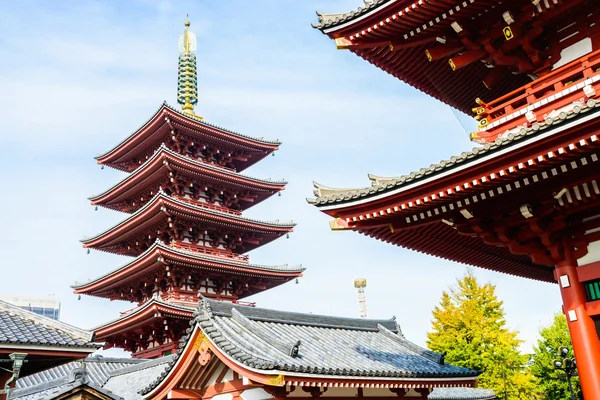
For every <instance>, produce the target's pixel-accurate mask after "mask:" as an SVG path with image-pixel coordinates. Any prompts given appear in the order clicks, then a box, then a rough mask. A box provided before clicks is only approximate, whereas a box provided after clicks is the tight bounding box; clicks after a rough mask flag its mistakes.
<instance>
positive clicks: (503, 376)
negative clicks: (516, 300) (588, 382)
mask: <svg viewBox="0 0 600 400" xmlns="http://www.w3.org/2000/svg"><path fill="white" fill-rule="evenodd" d="M495 289H496V287H495V286H494V285H491V284H489V283H488V284H485V285H480V284H479V283H478V282H477V279H476V278H475V275H474V273H473V271H471V270H469V271H467V274H466V275H465V276H463V277H462V278H461V279H458V280H457V285H456V286H452V287H450V288H449V290H448V291H447V292H446V291H444V292H443V293H442V299H441V301H440V304H439V305H438V306H436V307H435V309H434V310H433V321H432V329H431V331H430V332H428V333H427V346H428V347H429V348H430V349H431V350H432V351H436V352H446V358H445V359H446V361H448V363H450V364H453V365H457V366H460V367H466V368H472V369H477V370H481V371H483V372H482V374H481V375H480V376H479V379H478V382H479V387H482V388H488V389H493V390H494V391H495V393H496V395H497V396H498V398H499V399H504V398H505V396H506V398H509V399H513V400H515V399H519V400H521V399H523V400H525V399H527V400H530V399H535V398H536V397H535V393H536V392H537V390H536V384H535V379H534V377H533V376H532V375H531V374H530V373H529V371H528V370H527V369H525V368H524V366H525V364H526V363H527V356H524V355H521V354H520V352H519V345H520V344H521V340H519V339H518V338H517V332H512V331H510V330H509V329H508V328H507V327H506V321H505V319H504V310H503V308H502V301H500V300H498V298H497V297H496V294H495Z"/></svg>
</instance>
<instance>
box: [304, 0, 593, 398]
mask: <svg viewBox="0 0 600 400" xmlns="http://www.w3.org/2000/svg"><path fill="white" fill-rule="evenodd" d="M599 16H600V2H598V1H595V0H575V1H558V0H532V1H517V0H509V1H503V2H501V3H499V2H497V1H491V0H483V1H478V0H468V1H462V0H460V1H459V0H429V1H414V0H371V1H365V6H364V7H362V8H359V9H358V10H356V11H351V12H347V13H343V14H323V13H318V18H319V22H318V24H316V25H314V26H315V27H316V28H317V29H319V30H320V31H321V32H323V33H324V34H325V35H327V36H328V37H329V38H331V39H332V40H334V41H335V44H336V46H337V48H338V49H347V50H349V51H351V52H352V53H354V54H356V55H357V56H359V57H361V58H363V59H365V60H366V61H368V62H369V63H371V64H373V65H375V66H377V67H378V68H380V69H382V70H384V71H386V72H387V73H389V74H390V75H392V76H394V77H396V78H398V79H400V80H402V81H404V82H406V83H408V84H409V85H411V86H413V87H415V88H417V89H418V90H421V91H423V92H424V93H427V94H428V95H430V96H432V97H434V98H436V99H438V100H440V101H443V102H445V103H447V104H448V105H450V106H451V107H453V108H455V109H457V110H460V111H462V112H464V113H473V114H474V116H475V119H476V120H478V121H479V126H478V129H477V131H475V132H472V133H471V136H470V137H471V139H472V140H473V141H475V142H476V143H477V144H478V145H479V146H478V147H475V148H474V149H473V150H471V151H465V152H463V153H462V154H460V155H456V156H452V157H450V158H449V159H447V160H443V161H441V162H439V163H436V164H432V165H429V166H423V168H421V169H419V170H416V171H415V172H411V173H409V174H406V175H399V176H392V177H381V176H377V175H369V180H370V181H371V184H370V186H367V187H362V188H355V189H336V188H332V187H327V186H324V185H322V184H318V183H315V189H316V190H315V196H316V198H313V199H309V202H310V203H312V204H313V205H314V206H316V207H317V208H318V209H319V210H321V211H322V212H324V213H326V214H328V215H330V216H331V217H332V218H333V219H332V220H331V222H330V227H331V229H333V230H352V231H356V232H359V233H361V234H363V235H365V236H368V237H372V238H376V239H378V240H382V241H385V242H387V243H392V244H395V245H398V246H401V247H404V248H408V249H411V250H416V251H419V252H422V253H425V254H429V255H433V256H436V257H441V258H444V259H447V260H452V261H456V262H460V263H465V264H468V265H473V266H478V267H481V268H487V269H490V270H493V271H498V272H503V273H508V274H511V275H515V276H520V277H524V278H529V279H535V280H539V281H544V282H556V283H558V287H559V290H560V292H561V295H562V299H563V311H564V313H565V314H566V316H567V320H568V324H569V330H570V333H571V339H572V343H573V348H574V352H575V357H576V361H577V366H578V373H579V377H580V380H581V387H582V390H583V395H584V397H585V399H586V400H594V399H600V345H599V341H598V334H599V332H600V329H599V328H600V301H598V300H600V289H599V288H600V286H599V285H600V161H599V153H600V140H599V138H598V133H599V131H600V100H599V99H598V93H599V91H600V83H599V81H600V24H598V21H599ZM440 130H441V131H442V130H443V129H440ZM440 134H441V133H440Z"/></svg>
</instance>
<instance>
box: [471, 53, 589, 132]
mask: <svg viewBox="0 0 600 400" xmlns="http://www.w3.org/2000/svg"><path fill="white" fill-rule="evenodd" d="M596 94H598V95H600V50H599V51H595V52H592V53H589V54H587V55H585V56H583V57H580V58H579V59H577V60H575V61H572V62H571V63H569V64H566V65H564V66H562V67H560V68H558V69H557V70H555V71H552V72H551V73H549V74H547V75H545V76H543V77H541V78H538V79H536V80H535V81H533V82H531V83H529V84H527V85H525V86H522V87H520V88H519V89H517V90H514V91H512V92H510V93H507V94H505V95H504V96H501V97H499V98H497V99H495V100H493V101H491V102H489V103H484V102H482V101H481V100H479V99H478V100H477V103H478V104H479V105H480V106H479V107H476V108H474V109H473V112H475V113H476V114H477V116H476V117H475V118H476V119H478V120H479V121H480V124H479V127H478V132H473V133H472V134H471V139H472V140H474V141H478V142H493V141H495V140H496V139H497V138H498V137H500V136H502V135H503V134H505V133H511V132H517V131H518V130H519V129H520V128H522V127H530V126H532V125H533V124H534V123H536V122H537V123H541V122H549V121H547V120H548V119H549V118H551V119H555V118H558V117H566V116H567V115H568V114H569V113H572V112H577V108H576V107H582V106H583V105H584V104H585V103H586V102H587V101H589V100H590V99H592V98H595V97H596Z"/></svg>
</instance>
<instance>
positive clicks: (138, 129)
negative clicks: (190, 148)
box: [95, 101, 281, 159]
mask: <svg viewBox="0 0 600 400" xmlns="http://www.w3.org/2000/svg"><path fill="white" fill-rule="evenodd" d="M163 109H168V110H169V111H171V112H174V113H176V114H178V115H179V116H180V117H183V118H189V119H192V120H193V121H194V122H197V123H199V124H201V125H205V126H206V127H209V128H213V129H217V130H220V131H222V132H225V133H228V134H230V135H234V136H239V137H240V138H243V139H249V140H253V141H255V142H258V143H263V144H269V145H272V144H276V145H280V144H281V142H280V141H278V140H268V139H264V138H258V137H254V136H249V135H244V134H242V133H239V132H234V131H230V130H228V129H225V128H222V127H220V126H218V125H213V124H210V123H208V122H205V121H203V120H200V119H198V118H194V117H190V116H189V115H186V114H184V113H182V112H180V111H179V110H176V109H175V108H174V107H171V106H170V105H169V104H167V102H166V101H163V103H162V104H161V105H160V107H158V109H157V110H156V111H155V112H154V114H152V116H151V117H150V118H148V119H147V120H146V121H145V122H144V123H143V124H141V125H140V126H139V128H137V129H136V130H135V131H133V133H132V134H131V135H129V136H127V137H126V138H125V139H123V140H122V141H121V142H119V143H118V144H117V145H116V146H114V147H113V148H111V149H110V150H108V151H106V152H104V153H102V154H98V155H97V156H96V157H95V159H99V158H102V157H105V156H107V155H108V154H110V153H112V152H113V151H115V150H116V149H117V148H118V147H119V146H121V145H122V144H123V143H125V142H127V141H128V140H129V139H131V138H132V137H134V136H135V135H136V134H137V133H138V132H139V131H140V130H141V129H143V128H144V127H145V126H146V125H148V123H150V121H152V120H153V119H154V118H155V117H156V116H157V115H158V114H159V113H160V112H161V111H162V110H163Z"/></svg>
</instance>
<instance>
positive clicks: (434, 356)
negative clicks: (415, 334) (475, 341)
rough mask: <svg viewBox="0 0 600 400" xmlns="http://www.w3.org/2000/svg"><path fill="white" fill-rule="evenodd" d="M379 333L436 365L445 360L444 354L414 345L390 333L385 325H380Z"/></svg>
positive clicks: (402, 337)
mask: <svg viewBox="0 0 600 400" xmlns="http://www.w3.org/2000/svg"><path fill="white" fill-rule="evenodd" d="M379 331H380V332H381V334H382V335H383V336H385V337H386V338H388V339H390V340H393V341H394V342H396V343H398V344H400V345H401V346H403V347H404V348H406V349H408V350H409V351H411V352H413V353H415V354H417V355H419V356H421V357H424V358H426V359H428V360H430V361H432V362H434V363H436V364H441V363H442V360H443V359H444V356H443V355H442V354H440V353H436V352H434V351H431V350H428V349H425V348H423V347H421V346H419V345H417V344H414V343H413V342H411V341H409V340H407V339H406V338H404V336H400V335H398V334H396V333H394V332H392V331H390V330H389V329H387V328H386V327H385V326H383V325H379Z"/></svg>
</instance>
